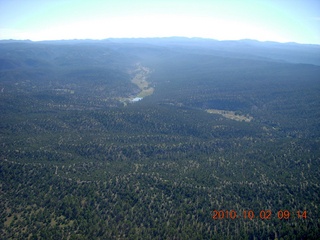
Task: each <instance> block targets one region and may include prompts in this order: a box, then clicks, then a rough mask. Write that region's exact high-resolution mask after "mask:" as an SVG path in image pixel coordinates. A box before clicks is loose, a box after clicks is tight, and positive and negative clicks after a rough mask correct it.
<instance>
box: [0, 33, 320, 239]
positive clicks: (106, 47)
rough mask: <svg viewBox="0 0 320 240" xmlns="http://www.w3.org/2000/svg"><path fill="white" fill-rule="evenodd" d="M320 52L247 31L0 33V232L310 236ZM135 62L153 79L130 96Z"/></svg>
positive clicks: (315, 193)
mask: <svg viewBox="0 0 320 240" xmlns="http://www.w3.org/2000/svg"><path fill="white" fill-rule="evenodd" d="M319 56H320V48H319V46H317V45H299V44H278V43H260V42H254V41H249V40H247V41H232V42H229V41H226V42H223V41H222V42H220V41H213V40H204V39H183V38H182V39H181V38H168V39H110V40H102V41H89V40H87V41H80V40H78V41H47V42H28V41H3V42H0V114H1V121H0V146H1V148H0V193H1V194H0V231H1V234H0V236H1V237H0V239H318V238H319V237H320V232H319V229H320V220H319V219H320V212H319V205H320V196H319V193H320V185H319V184H320V183H319V179H320V169H319V164H320V131H319V130H320V123H319V119H320V98H319V96H320V94H319V93H320V79H319V76H320V64H319ZM138 65H139V66H143V67H144V68H145V69H148V75H147V76H144V77H146V79H144V80H145V81H147V82H148V84H149V85H148V87H152V88H153V89H154V91H153V92H151V93H152V94H151V95H149V96H145V97H143V99H142V100H140V101H138V102H131V101H130V99H134V98H135V97H136V96H138V95H139V92H140V91H141V90H143V88H142V87H141V86H138V85H136V84H135V83H134V82H132V79H136V77H137V76H138V75H137V71H138V70H137V66H138ZM135 74H136V75H135ZM208 109H214V110H215V111H211V112H213V113H210V111H207V110H208ZM223 111H225V113H227V114H215V113H220V112H222V113H223ZM231 113H232V114H231ZM228 114H229V115H231V117H230V118H228V117H226V116H228ZM232 116H240V117H238V118H236V117H232ZM241 117H242V118H241ZM245 117H246V118H247V119H250V121H244V120H242V121H241V119H244V118H245ZM214 210H218V211H219V210H223V211H224V213H225V216H224V218H222V217H221V219H213V215H214V212H213V211H214ZM231 210H234V211H235V212H236V213H237V217H236V218H235V219H232V216H231V217H230V215H229V217H228V218H227V213H226V211H229V212H230V211H231ZM250 210H252V211H253V212H254V214H255V216H254V218H250V217H249V218H248V215H246V214H247V213H248V211H250ZM263 210H271V211H272V214H271V217H270V219H261V215H259V214H260V212H261V211H263ZM285 210H287V211H286V212H285V213H286V214H287V212H290V217H288V219H287V215H285V216H284V215H281V214H283V213H284V211H285ZM298 211H299V214H298V213H297V212H298ZM279 212H280V213H279ZM263 213H264V212H263ZM263 213H262V214H263ZM300 213H301V215H300ZM303 213H306V214H305V215H302V214H303ZM278 214H280V216H279V215H278ZM244 215H245V216H246V218H245V217H244ZM262 216H265V215H262ZM281 216H282V219H280V217H281Z"/></svg>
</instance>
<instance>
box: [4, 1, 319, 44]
mask: <svg viewBox="0 0 320 240" xmlns="http://www.w3.org/2000/svg"><path fill="white" fill-rule="evenodd" d="M319 26H320V2H319V1H315V0H307V1H301V0H292V1H284V0H283V1H275V0H270V1H265V0H262V1H250V0H244V1H241V2H240V1H234V0H230V1H206V0H204V1H180V0H172V1H167V0H165V1H161V2H160V1H146V0H139V1H135V2H132V1H127V0H121V1H117V2H111V1H99V0H92V1H90V2H89V1H75V0H68V1H63V0H58V1H37V0H30V1H21V0H13V1H6V0H0V39H15V40H26V39H29V40H32V41H42V40H62V39H65V40H67V39H106V38H150V37H172V36H179V37H180V36H181V37H199V38H210V39H216V40H240V39H254V40H258V41H275V42H296V43H304V44H320V27H319Z"/></svg>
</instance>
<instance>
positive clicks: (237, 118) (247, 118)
mask: <svg viewBox="0 0 320 240" xmlns="http://www.w3.org/2000/svg"><path fill="white" fill-rule="evenodd" d="M206 112H207V113H213V114H219V115H222V116H223V117H225V118H229V119H232V120H235V121H240V122H242V121H244V122H251V120H252V119H253V117H251V116H249V115H240V114H237V113H236V112H235V111H226V110H218V109H206Z"/></svg>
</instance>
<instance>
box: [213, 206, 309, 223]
mask: <svg viewBox="0 0 320 240" xmlns="http://www.w3.org/2000/svg"><path fill="white" fill-rule="evenodd" d="M272 217H275V218H277V219H279V220H288V219H290V218H294V217H297V218H300V219H306V218H307V211H306V210H304V211H300V210H299V211H296V212H290V211H289V210H279V211H277V212H276V213H275V214H273V213H272V211H271V210H269V209H267V210H261V211H260V212H258V213H255V212H254V211H253V210H243V211H242V213H240V214H238V212H237V211H235V210H213V211H212V219H214V220H221V219H239V218H242V219H249V220H252V219H256V218H258V219H262V220H270V219H272Z"/></svg>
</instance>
